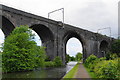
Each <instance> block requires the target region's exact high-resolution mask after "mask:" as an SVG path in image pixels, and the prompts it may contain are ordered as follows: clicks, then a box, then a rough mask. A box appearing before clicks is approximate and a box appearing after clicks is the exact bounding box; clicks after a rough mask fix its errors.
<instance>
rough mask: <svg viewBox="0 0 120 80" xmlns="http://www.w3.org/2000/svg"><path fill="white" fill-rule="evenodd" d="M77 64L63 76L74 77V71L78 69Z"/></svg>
mask: <svg viewBox="0 0 120 80" xmlns="http://www.w3.org/2000/svg"><path fill="white" fill-rule="evenodd" d="M78 67H79V64H78V63H77V64H76V65H75V66H74V67H73V68H72V69H71V70H70V71H69V72H68V73H67V74H66V75H65V76H64V77H63V79H64V78H74V75H75V73H76V72H77V71H78Z"/></svg>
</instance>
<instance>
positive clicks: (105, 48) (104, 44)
mask: <svg viewBox="0 0 120 80" xmlns="http://www.w3.org/2000/svg"><path fill="white" fill-rule="evenodd" d="M107 51H108V42H107V41H105V40H103V41H102V42H101V43H100V53H101V57H105V55H106V53H107Z"/></svg>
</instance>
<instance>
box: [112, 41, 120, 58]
mask: <svg viewBox="0 0 120 80" xmlns="http://www.w3.org/2000/svg"><path fill="white" fill-rule="evenodd" d="M111 51H112V53H116V54H117V55H118V56H119V57H120V40H115V41H114V42H113V44H112V47H111Z"/></svg>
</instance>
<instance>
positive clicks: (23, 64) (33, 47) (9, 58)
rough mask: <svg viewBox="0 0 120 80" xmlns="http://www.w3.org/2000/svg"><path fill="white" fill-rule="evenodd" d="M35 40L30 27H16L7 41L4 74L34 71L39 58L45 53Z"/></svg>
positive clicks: (4, 47) (3, 55)
mask: <svg viewBox="0 0 120 80" xmlns="http://www.w3.org/2000/svg"><path fill="white" fill-rule="evenodd" d="M33 38H34V35H33V34H32V31H31V30H30V29H29V28H28V26H21V27H16V28H15V29H14V30H13V31H12V33H11V34H10V35H9V36H8V37H7V38H6V39H5V42H4V45H3V53H2V59H3V60H2V67H3V71H4V72H15V71H25V70H32V69H33V68H34V67H35V66H36V62H37V61H36V60H38V59H37V58H38V56H39V57H42V54H43V53H41V52H40V51H41V50H39V49H38V47H37V44H36V43H35V41H33V40H32V39H33ZM39 48H40V47H39ZM37 55H38V56H37ZM38 62H40V61H38Z"/></svg>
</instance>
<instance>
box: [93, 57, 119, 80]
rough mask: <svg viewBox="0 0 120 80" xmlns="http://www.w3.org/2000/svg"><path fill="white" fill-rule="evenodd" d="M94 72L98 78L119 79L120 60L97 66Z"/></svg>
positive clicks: (102, 62)
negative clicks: (119, 62)
mask: <svg viewBox="0 0 120 80" xmlns="http://www.w3.org/2000/svg"><path fill="white" fill-rule="evenodd" d="M94 72H95V74H96V77H97V78H110V79H117V78H118V77H119V71H118V60H117V59H116V60H108V61H106V60H104V61H101V62H99V63H97V65H96V66H95V69H94Z"/></svg>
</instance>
